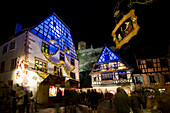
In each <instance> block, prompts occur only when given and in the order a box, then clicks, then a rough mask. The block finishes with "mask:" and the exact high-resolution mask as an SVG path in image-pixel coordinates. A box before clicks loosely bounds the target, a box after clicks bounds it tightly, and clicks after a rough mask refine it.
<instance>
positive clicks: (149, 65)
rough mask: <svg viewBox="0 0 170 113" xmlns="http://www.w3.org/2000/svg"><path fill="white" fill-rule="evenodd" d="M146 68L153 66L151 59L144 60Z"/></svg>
mask: <svg viewBox="0 0 170 113" xmlns="http://www.w3.org/2000/svg"><path fill="white" fill-rule="evenodd" d="M146 65H147V68H153V61H152V60H146Z"/></svg>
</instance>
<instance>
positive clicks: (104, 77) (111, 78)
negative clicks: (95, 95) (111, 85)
mask: <svg viewBox="0 0 170 113" xmlns="http://www.w3.org/2000/svg"><path fill="white" fill-rule="evenodd" d="M102 80H113V73H108V74H102Z"/></svg>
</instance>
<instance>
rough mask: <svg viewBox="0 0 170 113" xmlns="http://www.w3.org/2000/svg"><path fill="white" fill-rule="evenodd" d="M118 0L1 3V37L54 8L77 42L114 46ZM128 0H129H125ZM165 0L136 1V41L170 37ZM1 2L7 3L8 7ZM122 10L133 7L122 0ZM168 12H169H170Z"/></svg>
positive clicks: (158, 41) (150, 42)
mask: <svg viewBox="0 0 170 113" xmlns="http://www.w3.org/2000/svg"><path fill="white" fill-rule="evenodd" d="M117 1H118V0H107V1H104V0H60V1H59V0H57V1H55V3H54V2H48V1H41V2H44V3H43V4H34V2H31V1H29V2H28V3H27V2H24V3H10V4H11V5H9V3H5V4H1V8H0V14H1V27H0V34H1V39H2V41H3V40H6V39H7V38H9V37H10V36H12V35H13V34H15V25H16V22H20V23H21V24H22V25H23V28H27V27H31V26H34V25H36V24H37V23H39V22H40V21H41V20H43V19H45V18H46V17H47V16H49V15H50V14H51V13H52V12H54V13H56V14H57V15H58V16H59V17H60V18H61V19H62V20H63V21H64V22H65V23H66V24H67V25H68V26H69V27H70V28H71V33H72V36H73V40H74V43H75V46H76V48H77V43H78V42H79V41H85V42H87V45H88V46H89V47H90V45H91V44H92V45H93V47H94V48H96V47H102V46H103V45H104V44H105V43H106V44H108V45H109V46H114V45H115V44H114V42H113V41H112V37H111V32H112V30H113V29H114V27H115V18H114V17H113V15H114V8H115V5H116V3H117ZM124 1H127V0H124ZM160 1H162V0H154V3H152V4H150V5H135V6H134V7H135V8H136V11H135V13H136V16H138V24H139V26H140V31H139V34H138V35H137V36H135V37H134V38H133V39H132V41H133V42H134V45H138V47H140V46H145V45H158V44H159V45H158V46H160V45H162V44H163V43H164V42H167V40H168V35H167V34H168V33H167V32H165V29H166V30H167V28H165V25H166V24H168V21H166V17H167V15H166V13H165V14H164V13H163V12H166V10H167V9H166V7H162V6H163V5H162V3H161V2H160ZM2 6H4V7H5V6H6V7H5V8H4V7H2ZM121 11H123V12H124V13H125V14H126V13H127V12H129V11H130V9H129V8H128V7H127V5H126V4H125V3H124V4H123V3H122V5H121ZM168 16H169V15H168Z"/></svg>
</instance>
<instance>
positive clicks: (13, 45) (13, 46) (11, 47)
mask: <svg viewBox="0 0 170 113" xmlns="http://www.w3.org/2000/svg"><path fill="white" fill-rule="evenodd" d="M13 49H15V40H14V41H12V42H11V44H10V50H13Z"/></svg>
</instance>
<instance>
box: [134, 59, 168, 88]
mask: <svg viewBox="0 0 170 113" xmlns="http://www.w3.org/2000/svg"><path fill="white" fill-rule="evenodd" d="M137 65H138V68H139V69H141V70H142V73H140V74H134V80H135V83H137V84H138V83H142V84H143V85H144V86H154V87H156V86H157V87H160V86H165V85H166V86H167V85H169V84H170V59H168V57H157V58H144V59H137Z"/></svg>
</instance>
